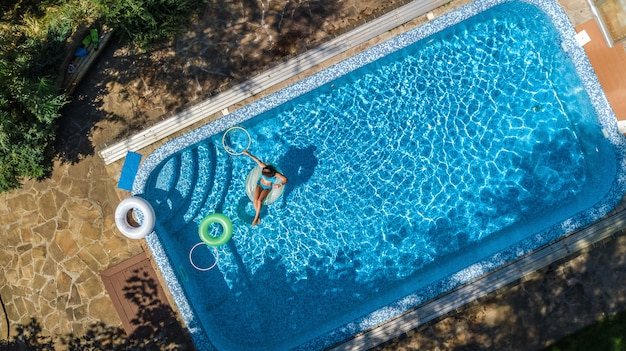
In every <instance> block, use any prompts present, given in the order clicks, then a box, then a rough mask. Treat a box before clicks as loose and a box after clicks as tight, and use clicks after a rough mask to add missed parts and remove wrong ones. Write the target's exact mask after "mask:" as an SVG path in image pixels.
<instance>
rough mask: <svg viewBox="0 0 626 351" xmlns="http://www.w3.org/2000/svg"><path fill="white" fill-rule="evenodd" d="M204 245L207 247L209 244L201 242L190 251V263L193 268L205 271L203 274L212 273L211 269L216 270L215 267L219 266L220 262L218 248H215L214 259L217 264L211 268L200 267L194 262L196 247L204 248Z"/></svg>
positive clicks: (214, 263)
mask: <svg viewBox="0 0 626 351" xmlns="http://www.w3.org/2000/svg"><path fill="white" fill-rule="evenodd" d="M202 245H204V246H207V244H206V243H205V242H203V241H201V242H199V243H197V244H195V245H194V246H193V247H192V248H191V250H190V251H189V262H190V263H191V265H192V266H193V268H195V269H197V270H199V271H203V272H205V271H210V270H211V269H213V268H215V266H217V261H218V260H219V257H220V254H219V252H218V251H217V247H215V246H213V257H215V262H213V264H212V265H211V266H209V267H205V268H202V267H198V265H196V264H195V263H194V262H193V250H195V249H196V247H198V246H202Z"/></svg>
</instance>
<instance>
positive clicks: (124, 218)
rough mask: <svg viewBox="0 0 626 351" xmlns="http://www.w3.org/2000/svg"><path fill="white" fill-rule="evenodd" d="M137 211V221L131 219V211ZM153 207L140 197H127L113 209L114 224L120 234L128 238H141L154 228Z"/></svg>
mask: <svg viewBox="0 0 626 351" xmlns="http://www.w3.org/2000/svg"><path fill="white" fill-rule="evenodd" d="M135 210H137V211H139V212H141V214H139V215H138V217H139V219H140V220H139V223H138V222H136V221H135V220H134V219H133V215H132V213H131V211H135ZM154 223H155V218H154V209H153V208H152V206H151V205H150V203H149V202H148V201H146V200H144V199H142V198H140V197H134V196H133V197H128V198H126V199H124V200H122V202H120V204H119V205H117V208H116V209H115V225H116V226H117V229H119V231H120V232H122V234H124V235H125V236H126V237H128V238H130V239H143V238H144V237H145V236H146V235H148V234H149V233H151V232H152V229H154Z"/></svg>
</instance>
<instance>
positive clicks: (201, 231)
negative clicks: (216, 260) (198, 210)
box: [198, 213, 233, 247]
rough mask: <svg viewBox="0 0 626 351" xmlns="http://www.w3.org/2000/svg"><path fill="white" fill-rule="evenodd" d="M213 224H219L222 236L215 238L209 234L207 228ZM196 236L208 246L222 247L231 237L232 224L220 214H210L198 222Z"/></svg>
mask: <svg viewBox="0 0 626 351" xmlns="http://www.w3.org/2000/svg"><path fill="white" fill-rule="evenodd" d="M213 223H219V224H220V225H221V226H222V235H220V236H217V237H215V236H212V235H211V234H209V227H210V226H211V224H213ZM198 235H200V239H201V240H202V241H204V243H205V244H207V245H209V246H213V247H217V246H222V245H224V244H226V243H227V242H228V240H230V238H231V237H232V236H233V222H232V221H231V220H230V218H228V217H226V216H224V215H223V214H221V213H213V214H210V215H208V216H206V217H204V219H203V220H202V221H201V222H200V226H199V227H198Z"/></svg>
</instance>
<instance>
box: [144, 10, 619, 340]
mask: <svg viewBox="0 0 626 351" xmlns="http://www.w3.org/2000/svg"><path fill="white" fill-rule="evenodd" d="M521 1H522V2H525V3H529V4H533V5H535V6H537V7H538V8H540V9H541V10H543V11H544V12H545V13H546V14H547V15H548V17H550V18H551V19H552V22H553V24H554V26H555V27H556V28H557V30H558V31H559V33H560V35H561V39H562V46H563V48H564V50H566V52H567V53H568V54H569V55H570V57H571V58H572V61H573V63H574V66H575V68H576V71H577V73H578V75H579V77H580V78H581V80H582V82H583V85H584V87H585V89H586V91H587V93H588V95H589V97H590V99H591V102H592V105H593V106H594V108H595V110H596V113H597V115H598V118H599V120H600V123H601V124H602V127H603V130H604V131H605V135H606V137H607V139H609V140H610V141H611V143H612V144H613V146H614V148H615V151H616V153H617V155H618V160H619V162H618V164H617V165H616V167H617V170H618V172H617V173H618V174H619V176H618V177H617V178H616V179H615V180H614V184H613V185H612V187H611V189H610V192H609V194H607V195H606V196H605V198H604V199H603V200H602V201H601V202H600V203H598V204H596V205H595V206H593V207H591V208H589V209H587V210H585V211H583V212H581V213H578V214H576V215H575V216H573V217H572V218H569V219H568V220H566V221H564V222H563V223H560V224H559V225H555V226H553V227H551V228H549V229H548V230H545V231H543V232H541V233H538V234H536V235H534V236H533V237H531V238H527V239H525V240H523V241H521V242H519V243H517V244H515V245H513V246H511V247H509V248H508V249H505V250H503V251H500V252H498V253H496V254H494V255H492V256H491V257H489V258H487V259H484V260H482V261H480V262H477V263H475V264H473V265H471V266H469V267H467V268H465V269H463V270H462V271H459V272H457V273H455V274H453V275H451V276H449V277H446V278H444V279H442V280H440V281H438V282H436V283H434V284H431V285H429V286H427V287H425V288H422V289H420V290H418V291H416V292H415V293H413V294H411V295H408V296H406V297H404V298H402V299H400V300H398V301H396V302H394V303H392V304H390V305H388V306H386V307H384V308H381V309H379V310H377V311H374V312H372V313H370V314H368V315H367V316H365V317H363V318H360V319H358V320H355V321H353V322H351V323H348V324H346V325H344V326H341V327H339V328H337V329H335V330H334V331H332V332H330V333H328V334H326V335H324V336H321V337H318V338H316V339H313V340H311V341H309V342H306V343H305V344H303V345H300V346H299V347H297V348H296V350H311V349H324V348H328V347H330V346H332V345H334V344H336V343H340V342H342V341H343V340H346V339H348V338H350V337H352V336H353V335H356V334H359V333H361V332H364V331H366V330H369V329H371V328H373V327H375V326H377V325H380V324H382V323H384V322H386V321H388V320H389V319H390V318H393V317H396V316H398V315H400V314H402V313H405V312H406V311H409V310H411V309H414V308H416V307H417V306H419V305H421V304H424V303H426V302H427V301H429V300H432V299H434V298H436V297H437V296H439V295H440V294H441V293H443V292H446V291H450V290H452V289H454V288H457V287H459V286H461V285H462V284H465V283H468V282H471V281H473V280H475V279H477V278H478V277H480V276H482V275H484V274H485V273H488V272H490V271H493V270H495V269H496V268H499V267H502V266H503V265H505V264H506V263H509V262H511V261H513V260H516V259H519V258H521V257H523V256H525V255H527V254H529V253H531V252H532V251H535V250H537V249H538V248H540V247H542V246H545V245H547V244H549V243H551V242H554V241H555V240H558V239H559V238H562V237H563V236H565V235H566V234H568V233H571V232H573V231H575V230H578V229H580V228H581V227H582V226H584V225H586V224H589V223H592V222H593V221H595V220H598V219H600V218H601V217H602V216H604V215H606V214H607V213H608V212H609V211H610V210H611V209H612V208H613V207H614V206H615V205H616V204H617V203H618V202H619V201H620V200H621V198H622V196H623V194H624V192H625V191H626V178H625V177H626V175H624V173H625V172H623V170H624V169H626V155H625V152H624V149H625V148H626V147H625V146H626V138H624V137H623V136H622V135H621V134H620V133H619V132H618V129H617V122H616V121H617V119H616V117H615V115H614V113H613V110H612V109H611V108H610V106H609V103H608V100H607V98H606V96H605V94H604V92H603V90H602V88H601V86H600V84H599V82H598V79H597V77H596V75H595V73H594V71H593V68H592V67H591V64H590V63H589V60H588V58H587V55H586V54H585V52H584V50H583V48H582V47H580V46H579V45H578V44H577V42H576V40H575V38H574V36H575V34H576V33H575V31H574V28H573V27H572V24H571V23H570V21H569V18H568V17H567V15H566V14H565V12H564V11H563V9H562V8H561V6H560V5H559V4H558V3H557V2H555V1H551V0H543V1H542V0H521ZM505 2H508V1H507V0H477V1H475V2H472V3H470V4H468V5H465V6H463V7H461V8H459V9H457V10H454V11H452V12H450V13H447V14H445V15H443V16H441V17H439V18H436V19H434V20H432V21H430V22H428V23H426V24H424V25H421V26H419V27H416V28H414V29H412V30H410V31H408V32H406V33H404V34H401V35H399V36H397V37H395V38H393V39H390V40H389V41H386V42H384V43H382V44H379V45H377V46H375V47H373V48H370V49H368V50H366V51H364V52H362V53H360V54H357V55H355V56H353V57H351V58H349V59H346V60H345V61H342V62H340V63H338V64H336V65H334V66H332V67H329V68H327V69H325V70H323V71H321V72H319V73H316V74H314V75H312V76H310V77H308V78H306V79H304V80H302V81H300V82H298V83H295V84H293V85H291V86H289V87H287V88H285V89H283V90H281V91H278V92H276V93H273V94H271V95H269V96H267V97H265V98H263V99H261V100H259V101H257V102H254V103H252V104H250V105H247V106H245V107H242V108H241V109H239V110H237V111H234V112H233V113H231V114H229V115H227V116H225V117H223V118H221V119H219V120H217V121H215V122H212V123H210V124H207V125H205V126H203V127H200V128H198V129H196V130H194V131H192V132H190V133H187V134H185V135H183V136H181V137H179V138H177V139H174V140H172V141H170V142H168V143H166V144H165V145H163V146H162V147H160V148H159V149H157V150H156V151H155V152H153V153H152V154H151V155H150V156H149V157H148V158H147V159H146V160H145V161H144V162H143V164H142V166H141V168H140V169H139V172H138V174H137V177H136V179H135V182H134V185H133V194H135V195H138V196H141V194H142V192H143V188H144V186H145V184H146V181H147V178H148V176H149V175H150V173H151V172H152V170H153V169H154V168H155V167H156V166H157V165H159V164H160V163H161V161H163V160H164V159H166V158H167V157H169V156H171V155H172V154H174V153H176V152H178V151H179V150H181V149H184V148H185V147H187V146H190V145H192V144H195V143H196V142H198V141H199V140H203V139H205V138H208V137H211V136H213V135H215V134H218V133H221V132H223V131H224V130H226V129H227V128H229V127H231V126H233V125H236V124H239V123H242V122H244V121H246V120H248V119H250V118H253V117H255V116H257V115H259V114H261V113H263V112H266V111H268V110H270V109H272V108H274V107H276V106H278V105H280V104H282V103H284V102H286V101H289V100H292V99H294V98H296V97H298V96H300V95H302V94H305V93H307V92H309V91H311V90H313V89H315V88H317V87H319V86H321V85H324V84H326V83H328V82H330V81H332V80H334V79H336V78H338V77H341V76H343V75H345V74H348V73H350V72H351V71H353V70H355V69H357V68H360V67H362V66H364V65H366V64H368V63H370V62H373V61H375V60H377V59H379V58H381V57H384V56H386V55H388V54H390V53H392V52H394V51H397V50H399V49H402V48H404V47H406V46H408V45H411V44H412V43H414V42H416V41H419V40H421V39H423V38H426V37H428V36H430V35H432V34H434V33H436V32H439V31H441V30H443V29H445V28H447V27H450V26H453V25H455V24H457V23H459V22H461V21H463V20H465V19H467V18H469V17H471V16H474V15H476V14H478V13H480V12H483V11H485V10H487V9H489V8H491V7H493V6H495V5H499V4H502V3H505ZM157 230H158V228H157ZM146 241H147V243H148V246H149V248H150V250H151V251H152V254H153V256H154V258H155V262H156V263H157V265H158V267H159V269H160V271H161V273H162V275H163V277H164V278H165V281H166V283H167V285H168V288H169V290H170V293H171V294H172V296H173V298H174V300H175V301H176V304H177V307H178V310H179V313H180V315H181V317H182V318H183V320H184V321H185V323H186V325H187V327H188V328H189V331H190V333H191V335H192V337H193V339H194V343H195V344H196V347H197V348H198V349H199V350H215V347H213V345H212V344H211V342H210V340H209V338H208V336H207V335H206V334H205V333H204V331H203V330H202V327H201V326H200V322H199V321H198V320H196V318H195V314H194V311H193V308H192V306H190V304H189V303H188V302H187V300H186V297H185V295H184V292H183V289H182V287H181V286H180V284H179V283H178V280H177V278H176V276H175V273H174V271H173V269H172V267H171V266H170V264H169V261H168V258H167V256H166V254H165V252H164V250H163V247H162V245H161V242H160V240H159V238H158V237H157V235H156V234H155V233H152V234H150V235H148V236H147V238H146Z"/></svg>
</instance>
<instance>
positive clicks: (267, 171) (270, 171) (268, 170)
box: [262, 165, 276, 177]
mask: <svg viewBox="0 0 626 351" xmlns="http://www.w3.org/2000/svg"><path fill="white" fill-rule="evenodd" d="M262 172H263V174H264V175H265V176H266V177H273V176H275V175H276V168H275V167H274V166H272V165H267V166H265V167H263V171H262Z"/></svg>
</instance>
